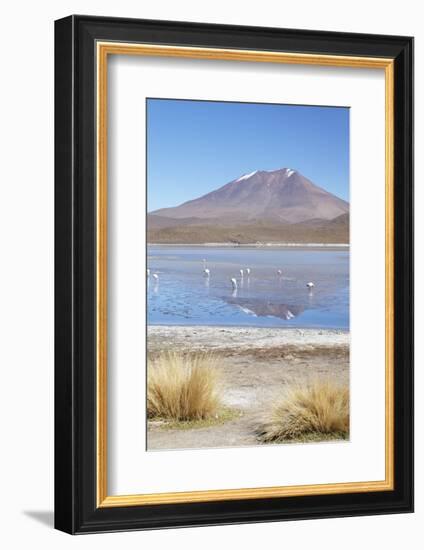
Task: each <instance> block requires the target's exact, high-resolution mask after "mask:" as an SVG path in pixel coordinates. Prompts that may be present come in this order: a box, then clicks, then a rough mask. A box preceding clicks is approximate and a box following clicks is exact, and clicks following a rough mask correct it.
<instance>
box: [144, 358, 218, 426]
mask: <svg viewBox="0 0 424 550" xmlns="http://www.w3.org/2000/svg"><path fill="white" fill-rule="evenodd" d="M216 365H217V360H216V358H215V357H214V356H213V355H211V354H210V353H209V354H208V353H196V354H192V355H183V354H179V353H173V352H164V353H162V354H160V355H159V356H158V357H157V358H156V359H153V360H152V361H151V363H150V364H149V368H148V382H147V416H148V418H165V419H168V420H177V421H190V420H204V419H207V418H211V417H212V416H215V415H216V414H217V411H218V409H219V407H220V405H221V403H220V399H219V396H218V373H217V368H216Z"/></svg>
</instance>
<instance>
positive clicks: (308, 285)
mask: <svg viewBox="0 0 424 550" xmlns="http://www.w3.org/2000/svg"><path fill="white" fill-rule="evenodd" d="M314 286H315V285H314V283H312V282H310V283H306V287H307V288H308V289H309V290H312V289H313V288H314Z"/></svg>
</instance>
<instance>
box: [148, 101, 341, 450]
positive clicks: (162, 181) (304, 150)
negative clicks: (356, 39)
mask: <svg viewBox="0 0 424 550" xmlns="http://www.w3.org/2000/svg"><path fill="white" fill-rule="evenodd" d="M146 108H147V187H148V190H147V202H148V216H147V235H148V246H147V265H148V268H147V304H148V346H147V348H148V349H147V354H148V362H147V365H148V366H147V369H148V370H147V423H148V430H147V434H148V435H147V448H148V449H149V450H159V449H191V448H211V447H212V448H213V447H220V448H221V447H228V446H252V445H263V444H276V443H307V442H321V441H331V440H344V439H348V438H349V109H348V108H344V107H321V106H303V105H270V104H254V103H234V102H212V101H192V100H173V99H148V100H147V106H146Z"/></svg>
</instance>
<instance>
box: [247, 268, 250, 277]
mask: <svg viewBox="0 0 424 550" xmlns="http://www.w3.org/2000/svg"><path fill="white" fill-rule="evenodd" d="M246 273H247V276H248V277H249V275H250V267H246Z"/></svg>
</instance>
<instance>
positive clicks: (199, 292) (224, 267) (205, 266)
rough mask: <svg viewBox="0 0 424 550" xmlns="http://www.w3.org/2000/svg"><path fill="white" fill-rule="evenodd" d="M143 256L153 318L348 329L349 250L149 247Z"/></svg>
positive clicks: (155, 320) (155, 321) (171, 321)
mask: <svg viewBox="0 0 424 550" xmlns="http://www.w3.org/2000/svg"><path fill="white" fill-rule="evenodd" d="M148 262H149V263H148V268H149V269H150V270H151V271H150V280H149V279H148V281H147V282H148V288H147V299H148V303H147V305H148V322H149V323H150V324H192V325H197V324H201V325H221V326H222V325H232V326H280V327H286V326H292V327H293V326H296V327H329V328H330V327H331V328H348V327H349V252H348V251H347V250H345V251H342V250H340V251H339V250H319V251H314V250H284V249H279V248H278V249H272V248H269V249H268V248H267V249H260V250H259V249H258V250H257V249H249V248H244V249H237V248H227V247H207V248H206V247H169V248H168V247H166V246H161V247H156V246H152V247H149V256H148ZM246 266H249V270H251V272H250V273H249V272H248V268H247V267H246ZM278 269H281V271H282V275H281V276H278V274H277V270H278ZM205 270H207V272H209V274H210V276H209V277H208V276H206V273H205ZM240 270H243V277H241V273H240ZM155 275H157V278H158V279H159V281H156V280H155V279H156V277H155ZM311 280H312V281H313V282H314V288H313V289H312V288H311V289H309V288H308V287H307V283H308V281H309V282H310V281H311ZM159 285H160V289H159Z"/></svg>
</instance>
